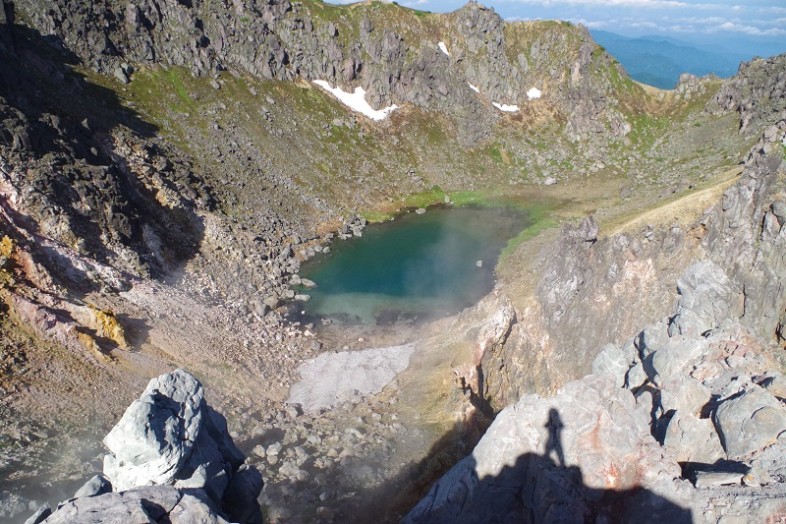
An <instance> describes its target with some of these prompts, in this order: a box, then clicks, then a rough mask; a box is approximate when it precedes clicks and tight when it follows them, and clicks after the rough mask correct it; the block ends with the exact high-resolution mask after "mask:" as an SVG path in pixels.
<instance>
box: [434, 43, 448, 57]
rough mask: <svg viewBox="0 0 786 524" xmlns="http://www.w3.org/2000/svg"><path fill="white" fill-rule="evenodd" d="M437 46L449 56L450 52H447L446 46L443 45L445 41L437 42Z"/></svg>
mask: <svg viewBox="0 0 786 524" xmlns="http://www.w3.org/2000/svg"><path fill="white" fill-rule="evenodd" d="M437 47H439V50H440V51H442V52H443V53H445V54H446V55H447V56H450V53H448V46H446V45H445V42H440V43H438V44H437Z"/></svg>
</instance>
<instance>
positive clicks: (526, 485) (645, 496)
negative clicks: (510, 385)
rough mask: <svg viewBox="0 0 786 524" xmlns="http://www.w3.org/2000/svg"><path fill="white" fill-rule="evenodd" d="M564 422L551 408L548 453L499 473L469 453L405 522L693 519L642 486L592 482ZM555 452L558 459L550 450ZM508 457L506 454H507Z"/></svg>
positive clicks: (519, 459)
mask: <svg viewBox="0 0 786 524" xmlns="http://www.w3.org/2000/svg"><path fill="white" fill-rule="evenodd" d="M562 427H563V425H562V422H561V419H560V416H559V412H558V411H557V410H556V409H552V410H551V411H550V412H549V419H548V422H547V423H546V428H547V429H548V433H549V434H548V438H547V441H546V443H545V446H544V454H543V455H540V454H537V453H525V454H522V455H520V456H518V457H517V458H516V460H515V462H514V463H513V465H512V466H510V465H508V466H504V467H503V468H502V469H501V470H500V471H499V473H498V474H496V475H487V476H484V477H482V478H480V477H479V476H478V474H477V471H476V466H477V463H476V461H475V458H474V457H473V456H472V455H470V456H468V457H466V458H464V459H463V460H462V461H461V462H459V463H458V464H457V465H456V466H454V467H453V468H452V469H451V470H450V471H449V472H448V473H447V474H446V475H445V476H443V477H442V478H441V479H440V480H439V481H438V482H437V483H436V484H435V485H434V486H433V487H432V488H431V491H430V492H429V494H428V495H426V497H425V498H423V499H422V500H421V502H419V503H418V504H417V505H416V506H415V507H414V508H413V509H412V511H411V512H410V513H409V514H408V515H407V516H406V517H405V518H404V520H403V521H402V522H404V523H408V524H416V523H429V524H439V523H451V524H453V523H473V524H476V523H498V522H499V523H502V522H505V523H512V522H521V523H539V522H576V523H579V522H604V523H606V522H609V523H610V522H620V523H622V522H670V523H674V524H681V523H689V522H691V521H692V518H691V512H690V510H689V509H685V508H682V507H681V506H679V505H677V504H675V503H674V502H671V501H669V500H668V499H666V498H665V497H663V496H661V495H658V494H657V493H654V492H652V491H650V490H648V489H646V488H643V487H633V488H630V489H624V490H615V489H602V488H595V487H590V486H587V485H586V484H585V483H584V479H583V475H582V472H581V469H580V468H579V467H578V466H567V465H566V464H565V457H564V452H563V450H562V442H561V430H562ZM552 454H556V455H557V461H556V462H555V461H554V460H552V458H551V457H550V455H552ZM503 460H504V458H503Z"/></svg>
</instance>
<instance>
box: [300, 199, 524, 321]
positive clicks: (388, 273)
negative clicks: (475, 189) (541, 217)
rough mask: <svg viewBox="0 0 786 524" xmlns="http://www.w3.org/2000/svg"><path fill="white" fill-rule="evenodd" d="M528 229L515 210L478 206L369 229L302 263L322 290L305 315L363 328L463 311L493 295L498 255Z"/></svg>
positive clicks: (409, 216)
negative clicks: (522, 231) (334, 319)
mask: <svg viewBox="0 0 786 524" xmlns="http://www.w3.org/2000/svg"><path fill="white" fill-rule="evenodd" d="M528 225H529V220H528V217H527V214H526V213H525V212H523V211H521V210H518V209H512V208H473V207H465V208H444V209H429V210H428V212H427V213H425V214H423V215H417V214H415V213H410V214H407V215H404V216H402V217H401V218H398V219H396V220H395V221H393V222H386V223H383V224H375V225H371V226H369V227H368V228H367V229H366V231H364V234H363V236H362V237H361V238H354V239H351V240H346V241H340V240H339V241H335V242H334V243H333V244H332V245H331V252H330V253H329V254H327V255H320V256H317V257H316V258H314V259H312V260H311V261H309V262H308V263H306V264H304V266H303V268H302V270H301V275H302V276H303V277H306V278H309V279H311V280H313V281H314V282H316V283H317V285H318V287H317V288H315V289H312V290H310V291H308V293H309V294H310V295H311V297H312V298H311V301H309V302H307V303H306V304H305V310H306V312H307V313H308V314H309V315H314V316H323V317H324V316H327V317H333V318H336V319H339V320H343V321H348V322H363V323H376V322H390V321H395V320H400V319H403V318H414V317H419V318H422V317H432V316H438V315H444V314H449V313H453V312H457V311H460V310H461V309H464V308H465V307H468V306H471V305H473V304H475V303H476V302H477V301H478V300H479V299H480V298H481V297H483V296H484V295H486V294H487V293H488V292H489V291H491V289H492V288H493V286H494V266H495V265H496V262H497V258H498V257H499V254H500V251H501V250H502V249H503V248H504V247H505V245H506V244H507V242H508V240H509V239H510V238H512V237H514V236H515V235H517V234H518V233H519V232H520V231H521V230H523V229H524V228H526V227H527V226H528Z"/></svg>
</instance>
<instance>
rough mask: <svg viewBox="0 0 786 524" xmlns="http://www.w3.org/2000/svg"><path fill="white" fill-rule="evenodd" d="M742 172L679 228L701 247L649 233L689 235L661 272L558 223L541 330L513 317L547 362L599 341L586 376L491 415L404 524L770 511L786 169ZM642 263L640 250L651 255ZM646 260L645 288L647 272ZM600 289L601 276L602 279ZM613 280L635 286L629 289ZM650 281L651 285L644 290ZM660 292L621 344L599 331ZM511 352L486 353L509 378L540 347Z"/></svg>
mask: <svg viewBox="0 0 786 524" xmlns="http://www.w3.org/2000/svg"><path fill="white" fill-rule="evenodd" d="M780 129H781V128H780V123H779V124H778V126H776V129H775V130H774V131H773V130H770V131H765V133H764V135H765V136H764V140H765V141H766V140H771V139H772V137H775V138H774V139H776V140H779V139H780V138H779V137H780V136H782V135H781V134H780V133H781V131H780ZM767 136H770V137H771V138H767ZM746 165H747V169H746V171H745V173H744V174H743V176H742V178H741V179H740V181H739V182H738V183H737V184H736V185H734V186H733V187H731V188H729V189H728V190H727V191H726V193H725V194H724V196H723V198H722V200H721V202H720V203H719V204H717V205H716V206H714V207H713V208H711V209H710V210H709V211H708V212H707V213H706V214H705V215H704V216H703V217H701V218H700V221H699V224H697V225H696V226H694V228H693V229H691V236H694V238H696V239H698V240H699V242H697V241H696V240H689V241H687V242H686V241H684V236H683V234H682V233H681V234H680V235H679V236H677V235H673V234H672V235H669V234H666V233H663V232H652V231H646V232H645V236H644V239H646V240H647V243H653V240H655V239H658V237H661V239H663V240H666V239H668V238H669V236H671V238H672V239H673V240H677V239H678V238H679V237H680V236H682V237H683V240H680V241H676V242H671V243H670V245H669V251H667V252H666V253H664V254H663V255H662V256H664V259H663V260H668V261H670V265H671V269H670V271H655V269H654V268H655V267H657V265H656V264H653V262H652V260H653V259H654V256H653V255H652V252H651V251H649V248H646V247H644V242H643V240H642V239H638V238H635V237H633V238H631V237H628V236H622V235H618V236H615V237H611V238H608V239H602V240H599V241H598V242H594V243H590V242H586V240H587V239H588V238H590V237H594V236H595V235H594V234H590V235H586V234H583V233H582V231H591V229H592V228H590V227H588V224H584V225H582V226H580V227H579V228H566V230H564V231H563V236H562V239H561V242H560V245H559V247H558V248H557V249H561V253H562V255H563V256H562V258H561V259H556V258H555V257H552V259H551V260H553V263H552V264H551V266H549V267H548V268H547V271H546V272H545V273H544V276H543V278H542V281H541V284H540V288H539V290H538V292H539V296H538V298H539V299H540V300H541V302H540V307H541V308H542V309H541V310H537V309H536V308H534V307H533V308H532V310H531V311H532V313H533V316H534V315H536V314H537V315H538V316H539V318H541V319H544V322H543V324H541V325H540V326H538V324H537V323H534V322H529V323H528V322H527V316H528V313H529V312H527V311H525V312H524V314H521V315H517V316H518V317H519V318H520V319H522V320H521V321H520V324H519V327H520V328H522V329H523V328H527V329H530V330H531V331H530V334H529V336H530V337H531V339H532V340H533V341H535V343H537V344H538V345H536V346H535V348H536V349H537V350H538V351H540V352H546V350H547V349H549V348H550V347H551V342H550V339H551V338H555V339H556V340H558V341H559V343H561V344H562V345H563V347H562V348H561V349H560V348H558V350H557V352H556V353H551V354H550V355H549V356H550V357H551V359H552V360H551V363H552V367H554V366H553V364H554V362H561V363H564V364H565V365H566V366H569V365H571V364H572V365H574V366H575V365H576V364H575V363H576V361H579V363H581V361H582V360H584V361H586V360H587V357H588V356H590V354H589V353H588V352H587V351H586V343H587V341H588V340H589V341H594V343H595V344H596V348H597V349H596V350H595V355H594V359H593V360H592V361H591V362H592V367H591V369H592V373H591V374H589V375H587V376H585V377H584V378H580V379H578V380H573V381H569V382H567V383H566V384H565V385H564V386H563V387H562V388H561V389H559V390H558V391H557V392H556V393H555V394H553V395H552V396H550V397H546V396H545V395H544V396H538V395H532V394H525V395H522V396H520V397H519V398H518V400H517V402H515V403H514V404H512V405H510V406H508V407H506V408H505V409H503V410H502V411H501V412H500V414H499V415H498V416H497V418H496V420H495V421H494V423H493V424H492V425H491V427H490V428H489V430H488V432H487V433H486V434H485V435H484V437H483V438H482V439H481V441H480V442H479V443H478V445H477V446H476V448H475V450H474V451H473V452H472V454H471V455H470V456H468V457H467V458H465V459H464V460H463V461H462V462H460V463H459V464H458V465H456V466H455V467H454V468H453V469H452V470H451V471H449V472H448V473H447V474H446V475H445V476H444V477H443V478H442V479H440V480H439V481H438V482H437V483H436V484H435V485H434V487H433V488H432V490H431V491H430V492H429V493H428V494H427V495H426V497H425V498H424V499H423V500H422V501H421V502H420V503H419V504H418V505H417V506H416V507H415V508H414V509H413V510H412V511H411V512H410V514H409V515H408V516H407V517H406V519H405V522H412V523H415V522H478V521H495V522H505V521H524V522H553V521H560V522H586V521H599V520H600V521H616V520H621V521H636V522H650V521H651V522H663V521H664V520H669V521H674V522H690V521H694V519H695V521H698V522H719V521H726V520H727V519H728V521H752V520H755V521H768V520H777V519H778V518H780V517H781V515H782V512H783V510H782V508H783V506H784V503H786V483H785V482H783V479H784V478H786V477H784V469H785V468H784V465H783V453H784V452H785V451H786V438H785V437H786V403H785V402H784V399H785V398H786V386H785V385H784V384H786V382H785V381H784V379H783V377H782V373H780V372H779V371H778V370H781V369H782V368H783V357H782V345H783V341H784V334H783V333H784V330H783V328H782V326H784V325H786V322H785V321H784V314H786V313H784V312H785V311H786V307H785V304H784V300H786V296H784V294H783V287H784V285H783V282H784V281H786V263H785V262H784V260H786V259H784V256H783V253H784V245H786V244H784V242H786V235H785V234H784V228H783V223H781V220H780V219H779V213H781V212H782V209H781V207H782V206H781V204H780V202H782V201H783V200H784V196H786V187H785V186H784V184H783V175H784V167H785V166H784V163H783V157H782V153H781V152H780V151H776V152H772V151H770V152H767V151H766V148H763V147H761V145H760V144H757V146H755V147H754V150H753V151H752V153H751V155H750V157H749V159H748V160H747V163H746ZM657 241H662V240H660V239H658V240H657ZM656 245H657V244H656ZM619 246H624V249H619V248H618V247H619ZM551 253H553V251H552V252H551ZM644 257H650V258H649V259H648V261H647V263H646V264H642V263H641V262H643V261H645V260H643V259H644ZM633 264H635V266H634V265H633ZM626 265H630V266H632V267H636V268H637V269H638V274H637V278H636V279H634V280H631V279H628V278H626ZM647 267H649V268H650V269H651V270H652V271H651V273H649V274H651V275H653V276H654V275H658V276H657V277H656V278H658V279H660V280H659V281H658V282H657V283H656V281H655V280H653V279H652V278H649V277H647V274H648V273H643V272H642V269H644V268H647ZM675 267H679V268H680V269H679V271H678V272H676V271H675ZM644 277H646V278H644ZM666 278H668V280H667V281H665V280H664V279H666ZM602 282H610V284H609V285H608V286H606V288H605V289H604V288H602V287H600V286H599V283H602ZM634 283H635V284H634ZM623 284H624V286H623ZM625 289H635V290H636V291H637V292H639V293H640V295H639V297H633V296H630V295H625V294H623V293H624V290H625ZM657 289H660V290H661V293H662V294H658V295H655V294H653V290H657ZM669 289H670V292H666V290H669ZM615 291H617V293H618V294H617V296H616V297H615ZM622 296H624V297H625V299H624V300H619V301H617V298H620V297H622ZM659 296H660V297H663V298H664V299H665V300H664V303H665V304H669V303H670V304H673V307H672V309H671V310H668V309H667V310H665V311H663V312H662V316H661V317H660V318H659V319H653V320H650V321H649V322H647V323H646V324H645V325H644V327H643V328H639V329H640V331H638V333H637V334H635V335H634V336H632V337H631V338H628V339H625V338H622V339H618V338H616V337H619V331H620V330H619V329H616V330H614V331H609V330H608V326H609V325H614V323H617V322H619V321H618V320H617V319H619V318H622V316H623V315H625V314H626V313H627V312H629V311H635V310H637V309H638V308H642V309H644V308H648V307H649V304H648V302H651V301H652V300H653V298H654V297H659ZM587 304H592V308H591V309H592V310H589V309H588V308H587ZM614 304H617V306H616V307H614V306H613V305H614ZM577 307H581V308H583V311H577V310H576V308H577ZM620 309H622V310H623V312H622V313H620V312H619V310H620ZM641 318H642V317H639V319H641ZM644 318H646V317H644ZM577 319H578V321H580V324H579V323H578V322H577ZM565 322H572V323H574V325H582V326H584V327H585V328H586V329H585V330H584V331H582V332H581V335H582V337H581V338H579V337H571V336H569V334H567V333H566V331H565V330H564V327H563V326H561V324H563V323H565ZM593 322H594V325H593ZM617 325H618V326H622V325H623V324H621V323H618V324H617ZM544 327H545V328H548V329H544ZM538 329H540V330H542V331H538ZM564 335H568V336H564ZM522 336H524V335H522ZM505 349H506V351H508V352H507V353H506V352H505V351H503V352H499V353H497V356H501V357H502V358H501V361H488V362H486V363H485V364H486V367H485V368H484V369H486V370H499V369H505V371H504V372H505V373H507V376H506V377H504V379H505V380H507V381H508V382H509V383H515V382H516V381H519V382H522V381H524V380H526V378H527V377H528V373H532V369H529V370H528V369H526V365H525V364H521V362H522V361H525V362H529V363H530V368H535V369H537V367H536V366H534V365H532V363H533V362H534V363H537V360H535V359H536V358H539V357H537V356H530V355H529V354H528V355H526V356H519V357H518V358H517V359H515V360H514V359H511V358H510V357H511V353H510V351H513V350H511V349H510V348H505ZM506 359H507V360H506ZM527 359H529V360H527ZM493 366H497V367H493ZM585 366H586V364H585V365H580V366H578V367H577V368H574V372H579V373H580V372H582V371H583V370H584V369H585ZM552 376H555V375H552ZM492 379H494V380H500V379H497V378H495V377H493V375H492ZM489 512H491V514H490V516H489Z"/></svg>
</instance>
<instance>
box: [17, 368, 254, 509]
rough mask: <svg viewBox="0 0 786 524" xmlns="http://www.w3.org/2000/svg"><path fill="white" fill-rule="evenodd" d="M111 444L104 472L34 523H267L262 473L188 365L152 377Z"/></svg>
mask: <svg viewBox="0 0 786 524" xmlns="http://www.w3.org/2000/svg"><path fill="white" fill-rule="evenodd" d="M104 444H105V445H106V447H107V448H108V449H109V451H110V453H109V454H108V455H106V457H105V459H104V474H103V475H98V476H96V477H93V478H92V479H90V480H89V481H87V483H85V485H84V486H82V488H80V489H79V490H78V491H77V492H76V494H75V495H74V497H73V498H72V499H69V500H67V501H65V502H63V503H61V504H60V505H59V506H58V507H57V509H56V510H55V511H54V512H51V510H49V511H47V510H46V508H43V509H42V511H40V512H39V513H37V516H36V517H35V518H33V519H32V520H34V521H35V524H38V523H39V522H46V523H48V524H51V523H60V522H73V521H74V519H85V518H89V519H90V520H80V522H82V521H84V522H88V521H89V522H102V523H106V522H130V521H135V522H136V521H139V522H183V523H186V522H208V523H217V524H218V523H224V522H228V520H226V518H225V517H227V518H229V519H230V520H232V521H235V522H245V523H257V522H261V513H260V508H259V504H258V502H257V500H256V499H257V497H258V496H259V493H260V492H261V490H262V477H261V474H260V473H259V471H257V470H256V469H254V468H251V467H249V466H245V465H243V462H244V460H245V457H244V455H243V453H242V452H241V451H240V450H239V449H238V448H237V447H236V446H235V444H234V442H233V441H232V437H230V436H229V433H228V431H227V426H226V420H225V419H224V417H223V416H222V415H221V414H220V413H218V412H216V411H215V410H213V409H212V408H211V407H210V406H209V405H208V404H207V402H206V401H205V399H204V390H203V388H202V385H201V384H200V383H199V381H198V380H197V379H196V378H194V376H193V375H191V374H189V373H187V372H186V371H183V370H182V369H178V370H175V371H173V372H172V373H166V374H164V375H161V376H159V377H157V378H154V379H152V380H151V381H150V383H149V384H148V386H147V388H146V389H145V391H144V392H143V393H142V396H141V397H140V398H139V400H136V401H134V402H133V403H132V404H131V405H130V406H129V407H128V409H127V410H126V412H125V414H124V415H123V417H122V418H121V419H120V421H119V422H118V423H117V425H116V426H115V427H114V428H112V430H111V431H110V432H109V433H108V434H107V436H106V437H105V438H104ZM85 515H89V517H85Z"/></svg>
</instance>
